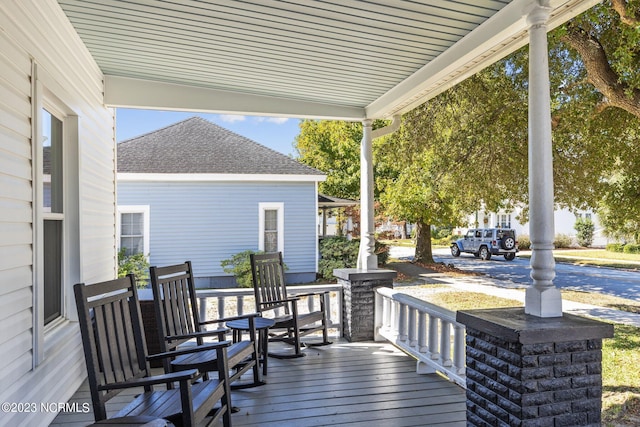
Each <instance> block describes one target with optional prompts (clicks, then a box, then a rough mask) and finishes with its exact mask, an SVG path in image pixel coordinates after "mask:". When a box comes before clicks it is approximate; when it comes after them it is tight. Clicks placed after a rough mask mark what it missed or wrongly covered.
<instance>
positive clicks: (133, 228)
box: [118, 206, 149, 255]
mask: <svg viewBox="0 0 640 427" xmlns="http://www.w3.org/2000/svg"><path fill="white" fill-rule="evenodd" d="M118 221H119V224H118V230H119V238H118V242H119V250H123V249H124V254H125V255H135V254H140V253H141V254H144V255H148V254H149V206H118Z"/></svg>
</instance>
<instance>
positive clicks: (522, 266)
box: [392, 247, 640, 301]
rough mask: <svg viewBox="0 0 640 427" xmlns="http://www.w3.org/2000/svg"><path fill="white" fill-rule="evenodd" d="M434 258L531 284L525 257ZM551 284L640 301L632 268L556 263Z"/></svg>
mask: <svg viewBox="0 0 640 427" xmlns="http://www.w3.org/2000/svg"><path fill="white" fill-rule="evenodd" d="M413 251H414V250H413V248H398V247H394V248H393V249H392V256H394V257H399V258H405V257H411V256H412V255H413ZM434 259H435V261H436V262H444V263H445V264H453V265H454V266H456V267H457V268H460V269H461V270H465V271H475V272H480V273H484V274H486V275H488V276H490V277H492V278H494V279H498V280H507V281H512V282H515V283H517V284H522V285H527V284H529V283H531V278H530V277H529V272H530V267H529V259H528V258H523V259H520V258H518V257H516V259H515V260H513V261H506V260H505V259H504V257H502V256H496V257H493V258H491V260H489V261H482V260H480V259H478V258H475V257H474V256H473V255H471V254H462V255H461V256H460V257H458V258H454V257H453V256H452V255H451V252H450V251H449V249H437V250H435V251H434ZM554 283H555V284H556V286H557V287H559V288H566V289H575V290H580V291H587V292H600V293H604V294H609V295H615V296H619V297H623V298H629V299H634V300H638V301H640V273H638V272H634V271H626V270H620V269H613V268H603V267H589V266H577V265H572V264H565V263H558V264H556V278H555V280H554Z"/></svg>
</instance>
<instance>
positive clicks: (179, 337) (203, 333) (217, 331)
mask: <svg viewBox="0 0 640 427" xmlns="http://www.w3.org/2000/svg"><path fill="white" fill-rule="evenodd" d="M227 332H229V329H228V328H218V329H212V330H210V331H200V332H192V333H190V334H184V335H170V336H168V337H165V338H164V339H165V341H167V342H171V341H176V340H183V339H188V338H205V337H212V336H215V335H218V336H220V335H221V334H222V335H224V334H226V333H227Z"/></svg>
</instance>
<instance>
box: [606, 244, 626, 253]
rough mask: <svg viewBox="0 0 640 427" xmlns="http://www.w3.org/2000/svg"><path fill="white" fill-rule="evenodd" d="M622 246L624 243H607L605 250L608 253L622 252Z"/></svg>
mask: <svg viewBox="0 0 640 427" xmlns="http://www.w3.org/2000/svg"><path fill="white" fill-rule="evenodd" d="M624 246H625V245H624V243H607V247H606V249H607V250H608V251H609V252H623V251H624Z"/></svg>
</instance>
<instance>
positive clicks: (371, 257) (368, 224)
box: [357, 115, 400, 271]
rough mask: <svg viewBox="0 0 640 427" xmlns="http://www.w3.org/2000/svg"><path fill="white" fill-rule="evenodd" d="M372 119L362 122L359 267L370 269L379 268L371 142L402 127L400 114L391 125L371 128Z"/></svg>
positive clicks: (365, 269) (394, 117)
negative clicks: (376, 250) (376, 246)
mask: <svg viewBox="0 0 640 427" xmlns="http://www.w3.org/2000/svg"><path fill="white" fill-rule="evenodd" d="M371 124H372V120H371V119H366V120H364V121H363V122H362V125H363V132H362V144H361V147H360V209H361V212H360V248H359V250H358V265H357V267H358V269H360V270H364V271H369V270H376V269H377V268H378V257H377V256H376V254H375V237H374V236H375V225H374V214H373V149H372V144H371V142H372V141H373V140H374V139H375V138H380V137H382V136H385V135H389V134H391V133H392V132H395V131H396V130H397V129H398V128H399V127H400V115H395V116H393V121H392V122H391V124H390V125H389V126H385V127H383V128H380V129H376V130H371Z"/></svg>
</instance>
